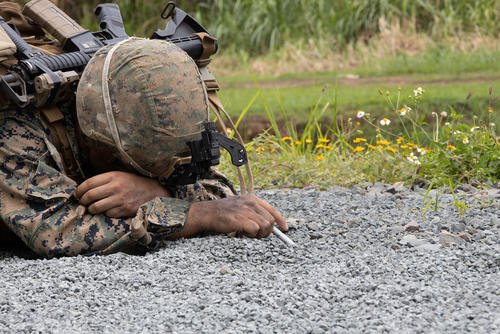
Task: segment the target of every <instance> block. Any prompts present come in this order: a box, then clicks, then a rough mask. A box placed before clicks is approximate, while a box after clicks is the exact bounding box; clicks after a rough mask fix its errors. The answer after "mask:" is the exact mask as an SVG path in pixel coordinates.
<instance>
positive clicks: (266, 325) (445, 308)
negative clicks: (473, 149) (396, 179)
mask: <svg viewBox="0 0 500 334" xmlns="http://www.w3.org/2000/svg"><path fill="white" fill-rule="evenodd" d="M433 192H434V190H433V191H431V193H430V194H429V198H435V194H434V193H433ZM423 194H424V190H418V189H417V190H416V191H411V190H408V189H404V188H402V187H400V186H397V185H396V186H388V185H382V184H375V185H373V186H370V185H366V186H365V187H362V186H355V187H351V188H340V187H338V188H337V187H334V188H331V189H329V190H328V191H323V192H319V191H315V190H313V189H301V190H269V191H261V192H259V195H261V196H262V197H264V198H265V199H266V200H268V201H269V202H271V203H272V204H274V205H275V206H277V207H278V208H279V209H280V210H281V211H282V212H283V213H284V214H285V215H286V216H287V217H288V219H289V221H290V225H291V229H290V232H289V236H290V237H291V238H292V239H293V240H294V241H295V242H296V243H297V246H296V247H294V248H287V247H285V245H284V244H283V243H282V242H281V241H280V240H278V239H277V238H275V237H271V238H269V239H265V240H253V239H245V238H230V237H226V236H212V237H204V238H196V239H190V240H180V241H177V242H172V243H170V244H169V245H168V247H166V248H165V249H162V250H161V251H159V252H157V253H153V254H148V255H146V256H144V257H140V256H129V255H125V254H116V255H112V256H107V257H75V258H62V259H52V260H38V259H33V258H30V257H29V254H27V253H26V252H25V251H23V250H20V249H17V250H14V251H7V250H1V251H0V282H2V283H0V332H1V333H24V332H29V333H32V332H40V333H79V332H81V333H89V332H95V333H137V332H143V333H168V332H176V333H194V332H211V333H219V332H225V333H239V332H242V333H243V332H259V333H273V332H281V333H322V332H338V333H342V332H363V333H365V332H377V333H378V332H383V331H385V332H405V333H420V332H422V333H423V332H425V333H443V332H450V333H457V332H475V333H493V332H497V333H498V332H499V331H500V296H499V293H500V275H499V267H500V252H499V251H500V247H499V240H500V238H499V237H500V235H499V228H500V217H499V212H500V189H498V187H497V188H494V189H490V190H478V189H475V188H474V187H472V186H464V187H462V189H461V190H460V191H459V192H458V199H460V200H461V201H464V202H465V203H466V204H467V206H468V208H467V210H466V212H465V214H464V215H463V216H460V215H459V214H458V213H457V212H456V210H455V209H454V208H453V204H452V203H453V197H452V196H451V195H450V194H442V193H441V194H439V203H438V205H437V211H432V210H430V209H435V208H436V206H434V205H433V204H432V203H427V204H429V205H426V201H425V200H424V197H423ZM427 202H428V201H427Z"/></svg>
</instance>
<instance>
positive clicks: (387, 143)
mask: <svg viewBox="0 0 500 334" xmlns="http://www.w3.org/2000/svg"><path fill="white" fill-rule="evenodd" d="M390 143H391V142H390V141H388V140H385V139H381V140H377V145H389V144H390Z"/></svg>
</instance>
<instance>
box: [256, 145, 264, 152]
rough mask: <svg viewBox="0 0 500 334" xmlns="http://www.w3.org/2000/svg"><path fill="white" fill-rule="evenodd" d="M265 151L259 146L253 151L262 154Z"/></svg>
mask: <svg viewBox="0 0 500 334" xmlns="http://www.w3.org/2000/svg"><path fill="white" fill-rule="evenodd" d="M265 150H266V149H265V148H264V147H263V146H259V147H257V148H256V149H255V152H259V153H260V152H264V151H265Z"/></svg>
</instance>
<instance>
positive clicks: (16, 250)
mask: <svg viewBox="0 0 500 334" xmlns="http://www.w3.org/2000/svg"><path fill="white" fill-rule="evenodd" d="M10 257H19V258H22V259H26V260H34V259H38V258H39V257H38V256H37V255H36V254H35V253H34V252H33V251H31V249H29V248H28V247H26V245H24V244H23V242H22V241H21V240H19V239H16V240H10V241H8V242H5V241H3V242H1V243H0V261H1V260H3V259H6V258H10Z"/></svg>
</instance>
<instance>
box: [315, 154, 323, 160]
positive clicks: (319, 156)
mask: <svg viewBox="0 0 500 334" xmlns="http://www.w3.org/2000/svg"><path fill="white" fill-rule="evenodd" d="M314 160H316V161H323V160H325V156H324V155H323V154H318V155H317V156H316V157H315V158H314Z"/></svg>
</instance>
